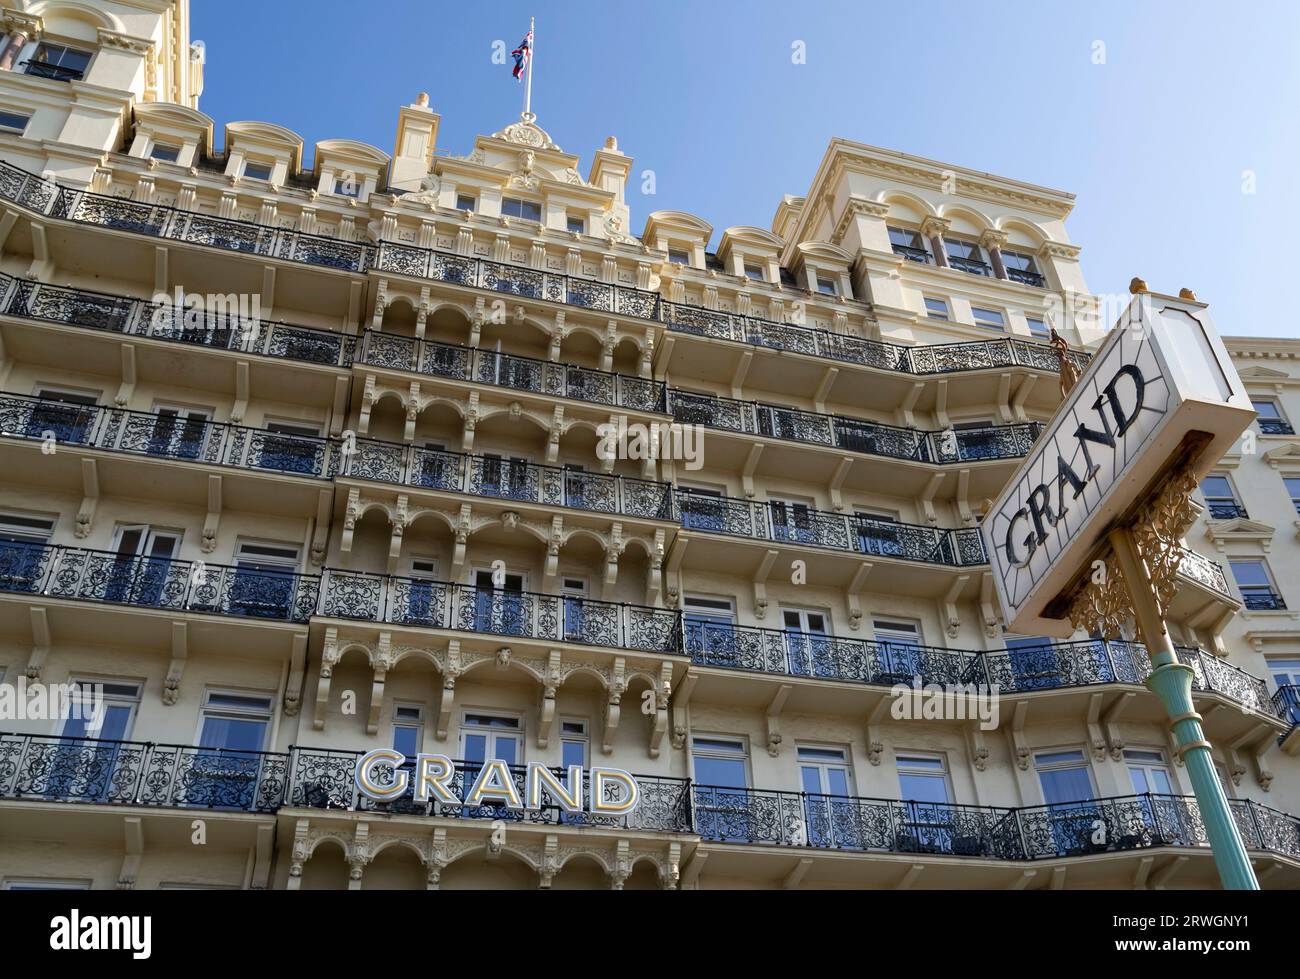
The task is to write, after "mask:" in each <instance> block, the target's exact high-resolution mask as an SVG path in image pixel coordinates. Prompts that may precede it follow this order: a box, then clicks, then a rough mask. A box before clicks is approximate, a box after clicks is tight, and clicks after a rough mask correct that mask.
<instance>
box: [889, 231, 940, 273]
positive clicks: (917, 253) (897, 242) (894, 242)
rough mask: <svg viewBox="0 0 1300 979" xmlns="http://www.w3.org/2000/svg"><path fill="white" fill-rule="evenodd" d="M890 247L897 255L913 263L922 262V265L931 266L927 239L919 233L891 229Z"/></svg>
mask: <svg viewBox="0 0 1300 979" xmlns="http://www.w3.org/2000/svg"><path fill="white" fill-rule="evenodd" d="M889 245H890V247H891V248H892V249H893V250H894V254H895V255H901V256H902V257H903V258H906V259H908V260H909V261H912V262H920V263H921V264H922V265H926V264H929V261H930V253H929V252H927V251H926V250H925V239H924V238H923V237H922V236H921V232H919V231H913V230H911V229H910V228H890V229H889Z"/></svg>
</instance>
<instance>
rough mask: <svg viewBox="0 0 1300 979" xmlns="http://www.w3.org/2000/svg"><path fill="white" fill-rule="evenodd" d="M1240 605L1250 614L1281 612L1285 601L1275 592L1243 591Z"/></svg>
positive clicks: (1284, 606)
mask: <svg viewBox="0 0 1300 979" xmlns="http://www.w3.org/2000/svg"><path fill="white" fill-rule="evenodd" d="M1241 601H1242V604H1244V605H1245V606H1246V608H1247V609H1249V610H1250V611H1252V612H1283V611H1285V610H1286V600H1285V599H1284V598H1283V597H1282V596H1281V595H1279V594H1278V593H1277V592H1275V591H1259V590H1251V591H1243V592H1242V593H1241Z"/></svg>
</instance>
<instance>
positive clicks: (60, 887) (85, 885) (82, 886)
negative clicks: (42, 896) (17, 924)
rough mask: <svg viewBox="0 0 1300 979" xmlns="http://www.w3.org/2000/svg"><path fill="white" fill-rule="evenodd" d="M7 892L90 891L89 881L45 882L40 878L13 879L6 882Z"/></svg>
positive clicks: (5, 888)
mask: <svg viewBox="0 0 1300 979" xmlns="http://www.w3.org/2000/svg"><path fill="white" fill-rule="evenodd" d="M0 890H6V891H88V890H90V881H88V880H45V879H43V878H40V877H13V878H10V879H8V880H6V881H5V882H4V886H3V887H2V888H0Z"/></svg>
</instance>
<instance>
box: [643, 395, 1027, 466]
mask: <svg viewBox="0 0 1300 979" xmlns="http://www.w3.org/2000/svg"><path fill="white" fill-rule="evenodd" d="M668 412H669V414H671V415H672V416H673V418H674V419H675V420H676V421H679V422H681V423H683V424H689V425H705V426H707V427H709V428H717V429H722V430H724V431H730V432H739V433H744V434H753V435H764V436H767V437H769V438H778V439H784V440H786V441H791V442H804V443H810V444H814V445H825V446H835V447H838V448H842V449H848V450H850V451H852V452H861V453H864V454H866V455H874V456H883V457H885V458H888V459H905V460H909V461H912V462H929V463H955V462H981V461H986V460H990V459H1018V458H1020V457H1021V456H1023V455H1025V453H1027V452H1028V451H1029V448H1030V446H1032V445H1033V444H1034V440H1035V439H1036V438H1037V437H1038V435H1039V433H1041V432H1042V430H1043V425H1042V423H1041V422H1028V423H1026V424H1020V425H989V426H986V427H983V428H975V429H961V430H948V431H928V432H927V431H921V430H918V429H911V428H899V427H897V426H894V425H885V424H881V423H879V422H867V421H861V420H859V419H854V418H844V417H841V416H838V415H822V414H818V413H816V412H811V411H800V410H798V409H795V408H782V407H779V406H777V405H768V404H763V403H761V402H754V401H737V400H735V399H733V398H724V397H720V396H717V395H711V394H700V393H698V392H694V391H682V390H680V389H678V388H669V389H668Z"/></svg>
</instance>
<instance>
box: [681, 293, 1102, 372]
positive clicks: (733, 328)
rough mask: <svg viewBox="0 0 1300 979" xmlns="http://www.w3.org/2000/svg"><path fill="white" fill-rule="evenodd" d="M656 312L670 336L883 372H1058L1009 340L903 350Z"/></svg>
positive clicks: (1079, 357) (779, 326)
mask: <svg viewBox="0 0 1300 979" xmlns="http://www.w3.org/2000/svg"><path fill="white" fill-rule="evenodd" d="M661 309H662V319H663V320H664V322H665V323H666V324H667V325H668V328H669V329H670V330H672V331H674V332H676V333H690V334H693V335H695V336H705V337H713V338H714V339H718V340H734V341H737V342H739V343H749V344H753V345H754V346H759V347H769V348H772V349H775V350H790V351H793V352H794V353H801V354H807V355H808V356H811V357H824V358H827V359H830V360H839V361H844V362H845V363H850V364H858V365H860V366H863V367H874V368H878V369H880V370H886V371H897V372H902V373H907V374H916V375H929V374H948V373H953V372H956V371H975V370H991V369H995V368H1001V367H1026V368H1030V369H1032V370H1041V371H1047V372H1051V373H1055V372H1056V371H1058V370H1059V364H1058V362H1057V358H1056V352H1055V351H1054V350H1052V348H1051V347H1049V346H1048V345H1047V344H1044V343H1036V342H1033V341H1030V340H1020V339H1013V338H1011V337H1007V338H1005V339H999V340H976V341H971V342H967V343H941V344H927V345H918V346H904V345H902V344H896V343H887V342H885V341H882V340H866V339H863V338H862V337H855V336H850V335H848V334H844V333H832V332H830V331H828V330H818V329H813V328H811V327H807V326H795V325H792V324H789V323H774V322H773V321H771V320H765V319H760V318H758V317H754V316H741V315H740V314H739V313H724V312H719V311H717V310H709V309H700V308H699V307H696V306H684V305H681V304H679V303H663V305H662V307H661ZM1070 358H1071V360H1073V361H1074V363H1075V364H1076V365H1077V366H1078V367H1079V368H1080V369H1081V370H1086V369H1087V366H1088V355H1087V354H1084V353H1081V352H1078V351H1075V352H1072V353H1071V354H1070Z"/></svg>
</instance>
